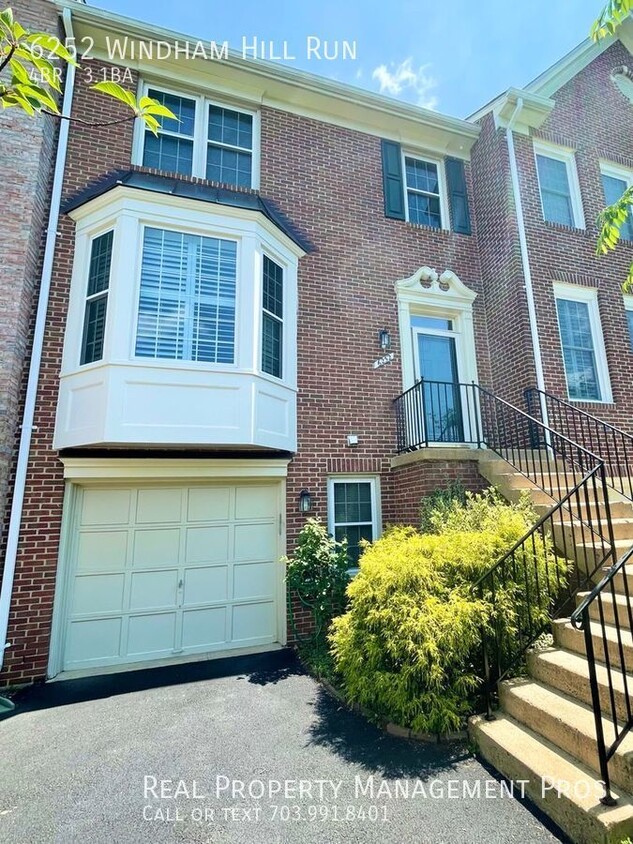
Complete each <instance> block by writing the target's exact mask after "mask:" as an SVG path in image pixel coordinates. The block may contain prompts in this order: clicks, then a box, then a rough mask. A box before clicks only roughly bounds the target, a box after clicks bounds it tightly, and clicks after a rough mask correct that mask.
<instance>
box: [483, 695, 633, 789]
mask: <svg viewBox="0 0 633 844" xmlns="http://www.w3.org/2000/svg"><path fill="white" fill-rule="evenodd" d="M499 694H500V700H501V705H502V708H503V710H504V712H507V713H508V714H509V715H511V716H512V717H513V718H514V719H515V720H516V721H518V722H519V723H521V724H524V725H525V726H526V727H529V728H530V729H531V730H533V731H534V732H535V733H538V735H540V736H543V738H546V739H547V740H548V741H550V742H551V743H552V744H554V745H555V746H556V747H560V748H561V750H564V751H565V752H566V753H569V754H570V755H571V756H573V757H574V758H575V759H578V760H580V761H581V762H582V763H583V764H584V765H587V767H588V768H591V769H592V771H594V773H595V775H596V776H597V777H598V778H599V774H600V766H599V762H598V752H597V748H596V724H595V719H594V714H593V709H592V708H591V707H590V706H587V705H586V704H583V703H580V702H579V701H577V700H574V699H573V698H571V697H569V696H568V695H565V694H563V693H562V692H560V691H558V690H557V689H552V688H551V687H550V686H545V685H543V684H542V683H538V682H535V681H534V680H530V679H524V678H521V679H516V680H508V681H506V682H503V683H501V684H500V685H499ZM603 730H604V735H605V738H606V740H607V741H608V742H609V741H610V740H611V737H612V736H613V726H612V724H611V723H610V722H608V721H607V720H606V719H603ZM609 772H610V775H611V781H612V783H614V784H617V785H618V786H619V787H620V788H622V789H624V790H625V791H628V792H629V793H631V792H633V735H631V734H630V733H629V734H628V735H627V736H625V738H624V739H623V740H622V743H621V744H620V745H619V747H618V749H617V750H616V752H615V754H614V755H613V758H612V759H611V762H610V764H609Z"/></svg>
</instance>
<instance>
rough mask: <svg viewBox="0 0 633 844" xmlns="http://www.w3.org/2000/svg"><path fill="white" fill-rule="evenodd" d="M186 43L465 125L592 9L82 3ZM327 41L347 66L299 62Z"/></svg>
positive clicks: (582, 23) (547, 56)
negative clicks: (269, 59)
mask: <svg viewBox="0 0 633 844" xmlns="http://www.w3.org/2000/svg"><path fill="white" fill-rule="evenodd" d="M89 2H90V4H91V5H95V6H100V7H102V8H104V9H109V10H111V11H113V12H117V13H119V14H122V15H127V16H129V17H132V18H137V19H139V20H144V21H148V22H150V23H153V24H156V25H159V26H164V27H166V28H168V29H174V30H178V31H180V32H184V33H186V34H188V35H193V36H195V37H196V38H200V39H204V40H209V39H214V40H215V41H217V42H222V41H225V40H227V41H229V43H230V45H231V47H235V48H237V49H239V50H241V49H242V38H243V37H245V38H246V39H247V41H248V43H252V39H253V37H257V38H258V39H260V44H261V42H262V41H270V40H273V41H274V43H275V47H276V50H277V52H278V53H281V49H282V42H283V41H286V42H287V43H288V52H289V53H290V54H291V55H293V56H295V60H293V61H289V62H288V64H290V65H291V66H294V67H298V68H301V69H303V70H309V71H311V72H313V73H316V74H319V75H322V76H327V77H331V78H334V79H338V80H339V81H341V82H348V83H351V84H354V85H358V86H360V87H363V88H367V89H369V90H372V91H378V92H382V93H385V94H388V95H391V96H396V97H398V98H399V99H402V100H405V101H408V102H414V103H418V104H419V105H425V106H428V107H431V108H436V109H437V110H438V111H441V112H444V113H446V114H451V115H454V116H456V117H465V116H467V115H468V114H470V113H471V112H473V111H475V110H476V109H477V108H478V107H479V106H481V105H483V104H484V103H486V102H487V101H488V100H490V99H491V98H492V97H494V96H495V95H496V94H498V93H500V92H501V91H503V90H505V89H506V88H508V87H510V86H512V85H516V86H519V87H520V86H522V85H524V84H526V83H527V82H529V81H530V80H531V79H532V78H533V77H535V76H537V75H538V74H539V73H541V72H542V71H543V70H545V69H546V68H547V67H549V65H551V64H553V63H554V62H555V61H557V59H559V58H560V57H561V56H562V55H564V54H565V53H566V52H568V51H569V50H570V49H572V48H573V47H574V46H576V44H578V43H579V42H580V41H582V40H583V39H584V38H585V37H586V35H587V33H588V31H589V27H590V25H591V23H592V21H593V19H594V18H595V17H596V16H597V14H598V12H599V9H600V7H601V5H602V0H523V2H518V3H509V2H507V0H483V2H482V1H481V0H480V2H465V0H453V2H451V3H450V5H449V4H448V3H447V2H429V0H418V2H414V0H390V2H388V3H385V2H382V0H381V2H377V0H345V2H343V0H319V2H316V0H314V2H312V0H310V1H309V2H308V1H307V0H294V2H291V1H290V0H237V2H228V3H226V2H224V3H220V2H214V0H186V2H180V3H178V2H176V3H174V2H173V0H169V2H166V0H89ZM308 37H312V38H316V39H319V41H314V40H313V41H311V44H312V45H313V46H316V45H317V44H320V45H321V47H320V53H321V54H322V55H323V53H324V50H325V48H324V46H323V42H324V41H325V40H327V41H328V43H329V45H330V47H329V49H330V53H331V54H333V51H334V46H333V45H334V42H335V41H337V40H338V42H339V43H341V42H342V41H343V40H347V41H348V42H354V41H355V43H356V59H355V60H352V59H349V58H348V59H345V60H343V59H342V58H339V59H338V60H334V61H328V60H326V59H325V58H321V59H320V60H319V59H318V58H316V56H315V54H314V53H313V57H312V58H311V59H309V58H308V57H307V49H306V44H307V38H308Z"/></svg>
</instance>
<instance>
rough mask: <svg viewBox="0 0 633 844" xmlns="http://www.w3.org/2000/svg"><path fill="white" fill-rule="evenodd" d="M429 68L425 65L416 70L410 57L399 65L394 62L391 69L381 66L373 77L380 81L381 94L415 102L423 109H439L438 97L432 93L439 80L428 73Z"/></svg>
mask: <svg viewBox="0 0 633 844" xmlns="http://www.w3.org/2000/svg"><path fill="white" fill-rule="evenodd" d="M429 67H430V65H428V64H423V65H420V67H418V69H417V70H415V69H414V67H413V58H412V57H411V56H410V57H409V58H408V59H405V60H404V61H403V62H400V64H398V65H396V64H395V63H394V62H392V63H391V64H390V65H389V67H387V65H386V64H381V65H379V66H378V67H377V68H375V69H374V72H373V73H372V75H371V76H372V79H377V80H378V84H379V86H380V93H381V94H389V96H392V97H400V98H401V99H404V100H414V101H415V103H416V104H417V105H419V106H423V108H437V102H438V100H437V97H436V96H435V94H433V93H431V92H432V91H433V88H435V87H436V86H437V80H436V79H435V78H434V77H433V76H431V75H430V74H429V73H428V70H429Z"/></svg>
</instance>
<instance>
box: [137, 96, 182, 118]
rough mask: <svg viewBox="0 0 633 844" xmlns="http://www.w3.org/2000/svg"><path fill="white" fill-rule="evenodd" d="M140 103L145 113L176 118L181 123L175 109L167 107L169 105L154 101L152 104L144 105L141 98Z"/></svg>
mask: <svg viewBox="0 0 633 844" xmlns="http://www.w3.org/2000/svg"><path fill="white" fill-rule="evenodd" d="M143 99H145V97H143ZM139 105H140V106H141V111H142V112H143V114H154V115H156V116H157V117H169V118H170V119H171V120H176V121H178V123H180V120H179V119H178V118H177V117H176V115H175V114H174V113H173V111H172V110H171V109H169V108H167V106H164V105H162V103H157V102H154V103H151V104H150V105H146V106H144V105H143V101H142V100H141V102H140V103H139Z"/></svg>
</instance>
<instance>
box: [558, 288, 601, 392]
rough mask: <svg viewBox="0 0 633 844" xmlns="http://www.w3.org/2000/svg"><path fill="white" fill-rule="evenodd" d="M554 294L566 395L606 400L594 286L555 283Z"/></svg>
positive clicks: (596, 293)
mask: <svg viewBox="0 0 633 844" xmlns="http://www.w3.org/2000/svg"><path fill="white" fill-rule="evenodd" d="M554 295H555V297H556V311H557V314H558V327H559V331H560V341H561V347H562V352H563V364H564V368H565V377H566V380H567V393H568V396H569V398H570V399H572V400H575V401H597V402H600V401H601V402H610V401H611V399H612V396H611V385H610V381H609V369H608V366H607V356H606V352H605V348H604V340H603V336H602V328H601V325H600V311H599V308H598V292H597V290H595V289H594V288H587V287H576V286H573V285H569V284H556V285H555V286H554Z"/></svg>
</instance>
